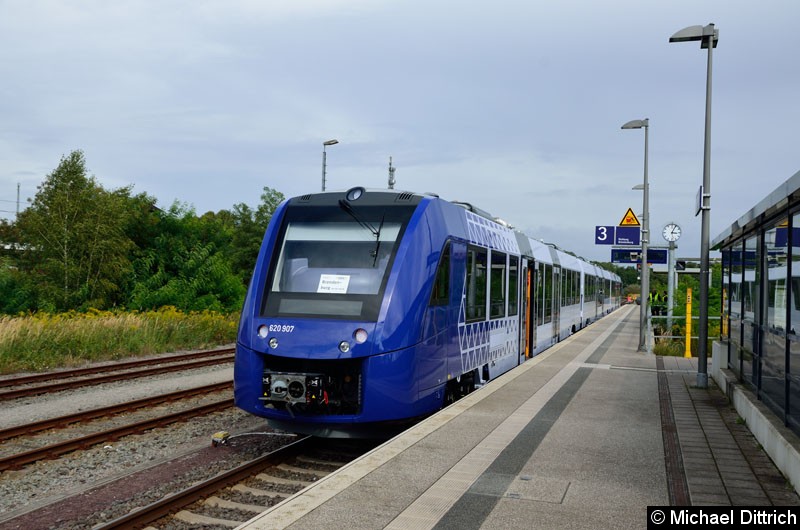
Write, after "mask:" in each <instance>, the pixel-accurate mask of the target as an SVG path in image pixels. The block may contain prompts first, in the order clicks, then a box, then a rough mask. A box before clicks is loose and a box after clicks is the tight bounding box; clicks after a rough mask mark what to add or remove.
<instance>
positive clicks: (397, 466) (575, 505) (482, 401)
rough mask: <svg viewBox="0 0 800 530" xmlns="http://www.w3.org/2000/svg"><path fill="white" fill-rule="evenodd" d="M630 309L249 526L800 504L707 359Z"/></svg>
mask: <svg viewBox="0 0 800 530" xmlns="http://www.w3.org/2000/svg"><path fill="white" fill-rule="evenodd" d="M633 308H634V306H625V307H622V308H621V309H619V310H618V311H615V312H614V313H612V314H611V315H609V316H607V317H606V318H603V319H602V320H600V321H598V322H597V323H595V324H593V325H592V326H589V327H588V328H586V329H584V330H583V331H580V332H579V333H577V334H575V335H573V336H572V337H570V338H569V339H567V340H565V341H563V342H561V343H559V344H558V345H556V346H554V347H552V348H550V349H548V350H546V351H545V352H543V353H542V354H540V355H539V356H537V357H535V358H534V359H532V360H530V361H528V362H526V363H525V364H523V365H522V366H520V367H519V368H517V369H515V370H513V371H511V372H509V373H507V374H505V375H503V376H501V377H500V378H498V379H497V380H495V381H493V382H491V383H489V384H488V385H486V386H485V387H483V388H481V389H480V390H478V391H476V392H474V393H472V394H470V395H468V396H466V397H465V398H463V399H461V400H459V401H458V402H456V403H454V404H453V405H451V406H450V407H448V408H446V409H444V410H442V411H440V412H439V413H438V414H436V415H434V416H432V417H430V418H428V419H427V420H425V421H424V422H421V423H419V424H418V425H416V426H415V427H413V428H412V429H410V430H408V431H406V432H404V433H402V434H401V435H399V436H397V437H396V438H393V439H392V440H389V441H387V442H386V443H384V444H383V445H381V446H379V447H378V448H376V449H375V450H373V451H371V452H370V453H368V454H367V455H365V456H364V457H362V458H360V459H359V460H356V461H354V462H352V463H351V464H349V465H347V466H345V467H344V468H342V469H340V470H339V471H337V472H335V473H333V474H331V475H329V476H327V477H325V478H324V479H322V480H320V481H319V482H317V483H316V484H314V485H313V486H311V487H309V488H307V489H306V490H304V491H303V492H302V493H301V494H300V495H298V496H296V497H293V498H291V499H288V500H287V501H284V502H283V503H281V504H279V505H277V506H275V507H273V508H272V509H270V510H269V511H267V512H264V513H262V514H260V515H259V516H257V517H255V518H253V519H251V520H250V521H249V522H248V523H246V524H245V525H243V526H241V527H240V528H248V529H271V528H296V529H301V528H337V527H338V528H394V529H400V528H402V529H407V528H454V529H455V528H458V529H465V528H531V527H537V528H566V527H568V528H592V529H595V528H644V527H646V526H647V506H667V505H672V506H690V505H694V506H698V505H702V506H731V505H739V506H742V505H749V506H770V505H774V506H797V505H800V499H799V498H798V495H797V493H796V492H795V491H794V490H793V489H792V488H791V486H790V485H787V481H786V480H785V479H784V478H783V476H782V475H781V473H780V471H779V470H778V469H777V468H776V467H775V465H774V464H773V463H772V461H771V460H770V458H769V457H768V456H767V455H766V453H764V451H763V450H762V449H761V448H760V446H759V444H758V443H757V442H756V440H755V438H754V437H753V435H752V434H750V431H748V429H747V427H746V426H745V425H743V424H742V422H741V420H739V419H738V416H737V413H736V411H735V410H734V409H733V408H732V407H731V405H730V404H729V402H728V400H727V398H726V397H725V396H724V395H723V394H722V392H721V391H720V390H719V389H718V388H717V387H716V385H715V384H714V382H713V381H711V382H710V387H709V389H698V388H695V387H694V384H695V381H696V373H697V365H696V359H684V358H674V357H659V356H655V355H648V354H643V353H641V352H637V351H636V348H637V344H638V329H639V323H638V312H636V311H635V310H634V309H633Z"/></svg>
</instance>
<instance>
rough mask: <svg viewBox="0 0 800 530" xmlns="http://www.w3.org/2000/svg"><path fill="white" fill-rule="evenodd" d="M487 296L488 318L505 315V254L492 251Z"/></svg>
mask: <svg viewBox="0 0 800 530" xmlns="http://www.w3.org/2000/svg"><path fill="white" fill-rule="evenodd" d="M489 283H490V288H489V298H490V300H491V303H490V308H491V309H490V311H491V314H490V315H489V316H490V318H502V317H504V316H506V287H507V285H506V255H505V254H503V253H500V252H494V251H492V270H491V278H490V282H489Z"/></svg>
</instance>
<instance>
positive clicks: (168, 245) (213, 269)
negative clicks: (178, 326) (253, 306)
mask: <svg viewBox="0 0 800 530" xmlns="http://www.w3.org/2000/svg"><path fill="white" fill-rule="evenodd" d="M151 215H152V216H153V217H154V219H155V225H154V226H153V236H154V237H152V238H150V240H149V241H147V243H146V245H145V246H143V247H142V248H140V249H139V251H138V252H137V258H136V259H135V261H134V266H133V268H134V282H133V286H132V289H131V292H130V297H129V299H128V305H129V306H130V307H133V308H136V309H150V308H157V307H161V306H165V305H173V306H176V307H179V308H181V309H189V310H203V309H211V310H215V311H232V310H237V309H240V308H241V304H242V301H243V299H244V291H245V287H244V285H242V283H241V281H240V280H239V278H238V277H237V276H236V275H235V274H234V273H233V272H232V270H231V266H230V263H229V261H228V260H227V258H226V257H225V254H224V252H223V250H224V248H225V247H226V246H227V245H229V240H230V234H229V233H227V231H226V230H225V227H224V219H221V218H218V216H217V215H215V214H206V215H204V216H202V217H197V215H195V212H194V210H193V209H192V208H190V207H188V206H186V205H182V204H180V203H174V204H173V205H172V206H171V207H170V208H169V210H167V211H166V212H163V211H160V210H159V211H154V212H152V214H151ZM224 217H225V216H224V215H223V216H222V218H224ZM226 234H227V235H226Z"/></svg>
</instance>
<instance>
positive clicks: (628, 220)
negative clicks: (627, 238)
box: [619, 208, 639, 226]
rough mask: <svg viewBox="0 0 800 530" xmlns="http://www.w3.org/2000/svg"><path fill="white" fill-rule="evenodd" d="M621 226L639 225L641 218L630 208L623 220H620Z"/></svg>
mask: <svg viewBox="0 0 800 530" xmlns="http://www.w3.org/2000/svg"><path fill="white" fill-rule="evenodd" d="M619 226H639V219H637V218H636V214H635V213H633V210H631V209H630V208H628V211H627V212H625V216H624V217H623V218H622V221H620V222H619Z"/></svg>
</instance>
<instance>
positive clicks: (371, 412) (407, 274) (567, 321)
mask: <svg viewBox="0 0 800 530" xmlns="http://www.w3.org/2000/svg"><path fill="white" fill-rule="evenodd" d="M619 303H620V279H619V277H618V276H617V275H615V274H613V273H611V272H609V271H606V270H604V269H602V268H600V267H596V266H594V265H592V264H590V263H587V262H585V261H583V260H581V259H579V258H576V257H574V256H572V255H570V254H567V253H565V252H562V251H561V250H559V249H558V248H556V247H553V246H550V245H546V244H544V243H542V242H540V241H536V240H534V239H531V238H529V237H527V236H526V235H524V234H522V233H520V232H518V231H515V230H513V229H512V228H511V227H509V226H508V225H507V224H506V223H504V222H503V221H501V220H499V219H493V218H492V217H491V216H490V215H489V214H488V213H486V212H484V211H481V210H479V209H477V208H475V207H473V206H471V205H469V204H466V203H457V202H449V201H446V200H443V199H440V198H439V197H437V196H435V195H429V194H417V193H409V192H398V191H394V190H365V189H364V188H361V187H356V188H352V189H350V190H347V191H339V192H323V193H315V194H309V195H303V196H301V197H295V198H292V199H289V200H287V201H284V202H283V203H281V205H280V206H278V208H277V209H276V211H275V213H274V215H273V217H272V221H271V222H270V224H269V226H268V228H267V230H266V234H265V236H264V241H263V243H262V246H261V251H260V252H259V256H258V261H257V263H256V266H255V270H254V274H253V278H252V280H251V283H250V287H249V289H248V293H247V297H246V300H245V303H244V307H243V310H242V316H241V320H240V323H239V333H238V339H237V344H236V362H235V369H234V396H235V401H236V405H237V406H238V407H240V408H242V409H244V410H245V411H247V412H250V413H252V414H255V415H258V416H262V417H264V418H266V419H267V420H268V423H270V424H271V425H272V426H273V427H276V428H279V429H283V430H287V431H291V432H299V433H308V434H313V435H316V436H327V437H339V438H344V437H375V436H382V435H384V436H385V435H388V434H391V433H393V432H395V431H396V430H397V429H399V428H400V427H402V426H404V425H407V424H408V423H409V422H411V421H414V420H417V419H420V418H422V417H424V416H427V415H429V414H431V413H433V412H436V411H437V410H439V409H441V408H442V407H443V406H445V405H447V404H449V403H451V402H452V401H454V400H456V399H458V398H459V397H460V396H462V395H464V394H466V393H469V392H471V391H472V390H473V389H474V388H476V387H477V386H480V385H482V384H484V383H485V382H487V381H489V380H491V379H493V378H495V377H497V376H498V375H500V374H502V373H504V372H506V371H508V370H510V369H511V368H513V367H515V366H517V365H519V364H520V363H522V362H524V361H525V360H526V359H528V358H530V357H532V356H534V355H536V354H537V353H539V352H541V351H542V350H544V349H546V348H548V347H550V346H552V345H553V344H555V343H556V342H558V341H559V340H561V339H563V338H565V337H567V336H569V335H570V334H572V333H575V332H576V331H578V330H579V329H581V328H583V327H584V326H586V325H588V324H590V323H591V322H592V321H594V320H596V319H598V318H600V317H602V316H603V315H605V314H607V313H610V312H611V311H612V310H614V309H615V308H617V307H618V306H619Z"/></svg>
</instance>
